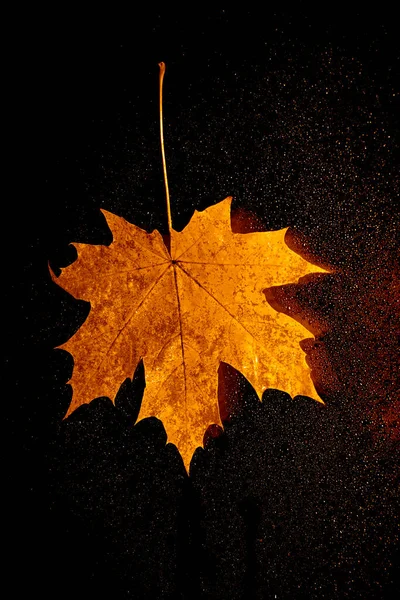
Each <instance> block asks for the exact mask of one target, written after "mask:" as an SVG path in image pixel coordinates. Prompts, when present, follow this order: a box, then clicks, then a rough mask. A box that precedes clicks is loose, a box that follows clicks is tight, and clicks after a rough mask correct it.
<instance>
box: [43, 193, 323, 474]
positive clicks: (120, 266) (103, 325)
mask: <svg viewBox="0 0 400 600" xmlns="http://www.w3.org/2000/svg"><path fill="white" fill-rule="evenodd" d="M230 205H231V198H226V199H225V200H223V201H222V202H219V203H218V204H215V205H214V206H210V207H209V208H207V209H206V210H204V211H203V212H197V211H196V212H195V213H194V215H193V217H192V219H191V221H190V222H189V224H188V225H187V226H186V227H185V229H184V230H183V231H182V232H177V231H174V230H173V229H171V252H169V251H168V250H167V248H166V246H165V245H164V242H163V239H162V237H161V235H160V233H159V232H158V231H154V232H153V233H151V234H149V233H147V232H146V231H144V230H142V229H140V228H138V227H136V226H135V225H132V224H131V223H128V222H127V221H126V220H124V219H123V218H121V217H118V216H116V215H114V214H112V213H109V212H106V211H102V212H103V214H104V215H105V218H106V220H107V223H108V225H109V227H110V229H111V231H112V234H113V242H112V243H111V244H110V246H100V245H99V246H95V245H86V244H74V246H75V248H76V249H77V252H78V258H77V260H76V261H75V262H74V263H73V264H72V265H70V266H69V267H66V268H65V269H63V270H62V273H61V275H60V276H59V277H55V276H54V275H53V274H52V277H53V280H54V281H56V282H57V283H58V284H59V285H60V286H61V287H62V288H64V289H65V290H66V291H68V292H69V293H70V294H72V295H73V296H74V297H75V298H79V299H83V300H87V301H88V302H90V312H89V315H88V317H87V320H86V321H85V323H84V324H83V325H82V327H81V328H80V329H79V330H78V331H77V333H76V334H75V335H74V336H73V337H72V338H71V339H70V340H69V341H67V343H66V344H64V345H62V346H60V347H61V348H63V349H65V350H67V351H68V352H70V353H71V354H72V356H73V359H74V369H73V374H72V378H71V385H72V388H73V397H72V401H71V405H70V407H69V410H68V413H67V416H68V415H69V414H70V413H71V412H72V411H73V410H75V409H76V408H77V407H78V406H80V405H81V404H84V403H88V402H90V401H91V400H92V399H94V398H97V397H99V396H108V397H109V398H111V400H113V401H114V399H115V396H116V394H117V392H118V389H119V387H120V385H121V383H122V382H123V381H124V380H125V379H126V378H131V377H132V375H133V373H134V371H135V368H136V366H137V364H138V363H139V361H140V360H141V359H143V363H144V368H145V378H146V387H145V391H144V396H143V400H142V405H141V410H140V414H139V417H138V420H141V419H144V418H145V417H150V416H155V417H157V418H159V419H160V420H161V421H162V422H163V424H164V427H165V430H166V433H167V437H168V441H169V442H171V443H173V444H175V445H176V446H177V448H178V450H179V451H180V453H181V455H182V457H183V461H184V464H185V467H186V469H187V470H189V465H190V460H191V458H192V455H193V452H194V450H195V449H196V448H197V447H198V446H202V445H203V436H204V433H205V431H206V429H207V427H208V426H209V425H210V424H212V423H216V424H219V425H222V423H221V419H220V415H219V409H218V390H217V386H218V368H219V365H220V363H221V361H223V362H225V363H228V364H230V365H231V366H233V367H234V368H235V369H237V370H238V371H240V372H241V373H242V374H243V375H245V377H246V378H247V379H248V381H249V382H250V383H251V384H252V386H253V387H254V389H255V390H256V392H257V394H258V396H259V398H260V399H261V396H262V393H263V391H264V390H265V389H266V388H276V389H281V390H285V391H287V392H289V394H290V395H291V396H295V395H297V394H301V395H305V396H310V397H311V398H314V399H315V400H319V398H318V395H317V394H316V391H315V388H314V385H313V383H312V380H311V377H310V370H309V368H308V366H307V364H306V361H305V355H304V352H303V351H302V350H301V348H300V346H299V342H300V341H301V340H302V339H303V338H304V337H305V334H307V333H308V332H307V330H306V329H305V328H304V327H303V326H302V325H301V324H300V323H298V322H297V321H295V320H294V319H292V318H291V317H289V316H287V315H285V314H283V313H281V312H277V311H276V310H275V309H274V308H272V307H271V306H270V305H269V304H268V302H267V301H266V299H265V296H264V294H263V290H265V288H267V287H270V286H277V285H284V284H287V283H292V282H294V281H297V280H298V279H299V278H300V277H303V276H305V275H307V274H308V273H315V272H323V269H321V268H319V267H316V266H313V265H310V263H308V262H307V261H306V260H304V259H303V258H301V257H300V256H299V255H298V254H296V253H294V252H292V251H291V250H290V249H289V247H288V246H287V245H286V244H285V242H284V237H285V232H286V229H282V230H280V231H272V232H265V233H246V234H238V233H233V232H232V229H231V222H230Z"/></svg>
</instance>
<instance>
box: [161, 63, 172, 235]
mask: <svg viewBox="0 0 400 600" xmlns="http://www.w3.org/2000/svg"><path fill="white" fill-rule="evenodd" d="M158 66H159V67H160V140H161V154H162V162H163V170H164V183H165V196H166V201H167V215H168V229H169V233H170V235H171V232H172V218H171V204H170V200H169V189H168V177H167V164H166V162H165V149H164V129H163V95H162V94H163V81H164V74H165V63H163V62H160V63H159V64H158Z"/></svg>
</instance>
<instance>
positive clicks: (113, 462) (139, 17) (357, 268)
mask: <svg viewBox="0 0 400 600" xmlns="http://www.w3.org/2000/svg"><path fill="white" fill-rule="evenodd" d="M7 28H8V32H7V33H8V34H9V42H8V44H7V61H6V62H7V65H8V68H9V72H10V75H11V77H10V84H9V85H8V86H7V94H6V95H7V97H8V98H9V99H10V100H11V110H10V112H9V113H8V112H7V113H5V114H4V116H5V122H6V125H10V126H11V132H12V135H11V141H10V144H9V146H8V147H7V149H8V150H9V151H8V155H9V156H11V158H14V156H15V157H16V160H15V161H12V167H13V168H12V169H10V173H11V175H12V186H11V192H8V194H7V195H6V203H5V204H6V205H7V210H5V211H4V213H3V217H4V218H3V230H4V231H3V233H4V238H3V239H4V240H5V241H4V253H3V256H4V261H3V262H4V272H5V270H6V267H7V266H9V265H10V264H12V271H11V278H8V277H7V278H6V277H5V278H4V281H6V282H7V283H6V286H5V288H6V289H5V294H6V296H8V297H9V298H10V306H9V309H7V312H6V313H5V323H4V347H5V350H6V352H5V361H4V371H3V372H4V376H5V377H4V379H3V381H4V385H3V390H4V397H3V400H4V404H5V410H6V421H5V434H6V436H5V439H6V442H7V446H6V448H7V450H6V452H5V453H4V465H5V477H4V481H5V488H4V492H3V493H4V496H5V498H6V499H7V500H8V501H9V502H8V503H7V508H6V509H5V512H4V530H5V532H6V534H7V535H6V537H5V545H4V549H5V550H6V554H7V556H8V562H7V574H8V575H9V578H10V584H11V586H12V590H13V594H12V595H13V596H14V597H25V595H27V594H28V593H29V594H31V593H32V594H34V593H35V594H36V593H38V594H40V596H41V597H42V598H57V597H64V596H67V595H71V594H73V595H74V597H77V598H84V597H93V598H94V597H96V596H97V595H99V596H100V597H103V596H105V595H106V594H107V595H108V594H110V595H112V596H113V597H115V598H182V599H183V598H204V599H214V598H215V599H216V598H245V599H247V598H249V599H250V598H260V599H261V598H262V599H264V598H318V599H319V598H389V597H390V595H391V594H393V593H394V591H395V583H394V581H395V577H396V570H397V569H398V562H397V561H398V556H397V553H396V548H397V544H398V537H397V536H398V530H397V527H398V520H396V514H397V511H398V480H397V475H398V458H399V456H398V439H399V437H398V433H399V425H398V417H397V415H398V410H399V408H398V404H397V405H396V391H397V388H396V382H395V370H396V366H397V363H396V341H395V340H396V331H398V329H396V314H397V313H398V304H396V303H398V270H397V265H396V252H397V245H396V237H395V235H396V231H397V227H398V218H397V204H396V203H397V202H398V197H399V181H398V133H399V111H398V108H399V104H398V100H399V87H398V68H399V46H398V41H397V40H398V35H397V32H396V27H395V17H394V15H393V14H391V13H390V11H388V12H386V13H385V11H384V10H383V9H380V11H379V12H376V10H375V12H374V14H366V13H365V10H364V9H363V10H361V9H360V10H357V9H353V10H349V9H348V8H346V10H344V9H343V11H342V10H339V9H338V8H336V7H335V8H334V7H333V6H332V7H324V8H320V9H319V11H317V12H315V11H313V12H311V10H307V9H303V5H302V4H301V3H298V8H297V9H296V10H294V9H293V10H286V11H283V10H281V11H274V10H273V9H272V8H267V9H263V10H261V9H258V10H256V9H254V10H252V11H249V10H245V9H243V8H242V9H226V10H222V9H216V8H214V9H212V10H210V11H206V10H203V9H200V8H199V7H197V6H194V7H190V8H186V9H183V10H181V11H179V12H178V11H177V10H172V9H170V10H167V9H166V8H165V9H162V10H160V11H157V10H156V9H155V8H148V9H145V8H142V9H140V10H138V9H135V10H134V11H132V13H131V14H130V13H128V12H126V14H122V13H121V14H117V11H113V14H108V13H107V11H104V13H103V14H102V15H99V14H98V12H97V11H96V13H93V14H85V15H83V14H80V13H79V12H72V11H69V10H67V8H66V7H65V11H63V10H62V9H61V8H60V9H58V10H57V11H56V12H48V11H46V12H45V11H43V12H42V13H40V12H38V11H36V10H32V11H31V14H24V16H23V17H22V16H21V15H19V16H18V18H15V19H12V20H11V21H10V22H9V23H8V26H7ZM161 60H162V61H164V62H165V63H166V65H167V72H166V77H165V88H164V98H165V100H164V115H165V117H164V118H165V144H166V152H167V161H168V172H169V180H170V192H171V202H172V218H173V223H174V227H175V229H181V228H182V227H184V226H185V225H186V224H187V222H188V221H189V219H190V217H191V215H192V213H193V210H194V209H198V210H201V209H204V208H205V207H207V206H209V205H210V204H213V203H215V202H217V201H219V200H222V199H223V198H225V197H226V196H228V195H232V196H233V198H234V201H233V212H234V215H235V218H236V219H237V222H239V223H240V224H241V227H244V226H246V227H247V228H248V230H252V229H253V230H254V229H255V228H256V229H259V230H271V229H278V228H281V227H287V226H290V227H291V232H292V234H293V244H295V246H296V247H297V248H298V249H299V250H300V249H301V251H302V253H303V254H304V255H305V256H307V257H308V258H310V259H312V260H313V261H314V262H317V263H318V264H322V265H325V266H326V267H327V268H329V270H331V271H332V273H331V274H329V275H327V276H325V277H316V278H311V279H310V281H309V282H308V283H306V284H302V285H298V286H288V287H287V288H286V289H284V290H277V291H276V294H275V296H276V301H277V302H279V303H280V305H281V306H282V307H285V306H286V307H287V306H288V304H289V303H290V302H292V303H295V305H296V307H297V312H298V313H299V314H300V315H301V316H302V318H304V319H307V320H308V321H309V322H311V323H313V327H314V328H315V331H316V332H317V333H316V335H317V343H316V344H314V345H313V346H311V347H310V348H309V349H308V352H309V353H310V355H311V357H310V360H312V363H313V368H314V373H315V375H314V376H315V382H316V386H317V389H319V390H320V393H321V396H322V397H323V398H324V400H325V403H326V405H325V406H322V405H318V404H317V403H315V402H313V401H311V400H310V399H306V398H300V397H297V398H296V399H295V400H293V401H292V400H291V399H290V398H289V397H288V396H287V395H286V394H285V393H284V392H279V391H276V390H268V391H267V392H266V394H265V395H264V399H263V403H259V402H258V400H257V399H256V397H255V394H254V392H253V391H252V389H251V388H250V386H249V385H248V384H247V382H246V381H245V380H244V379H243V377H241V376H240V375H239V374H237V373H236V372H233V371H232V370H231V369H229V368H226V369H225V372H224V374H223V379H224V382H225V384H229V385H228V386H227V388H228V389H229V390H230V391H229V394H230V397H229V398H228V401H227V402H228V406H227V407H225V410H226V411H227V412H228V415H227V417H226V420H225V422H224V432H223V433H222V432H221V431H217V430H216V428H211V430H210V431H209V432H208V435H207V436H206V438H207V440H206V444H205V449H204V450H198V451H197V452H196V454H195V456H194V459H193V461H192V466H191V473H190V477H189V478H188V477H187V475H186V473H185V470H184V468H183V465H182V462H181V460H180V457H179V455H178V453H177V451H176V449H175V448H174V447H173V446H171V445H165V440H166V436H165V432H164V429H163V426H162V424H161V423H160V422H159V421H157V420H156V419H149V420H146V421H144V422H141V423H140V424H138V425H137V426H135V427H133V424H134V422H135V419H136V417H137V414H138V410H139V406H140V400H141V393H142V390H143V385H144V382H143V373H142V370H141V366H139V367H138V369H137V371H136V374H135V377H134V379H133V383H130V382H129V381H128V382H126V383H125V384H124V385H123V386H122V388H121V390H120V393H119V395H118V397H117V400H116V406H115V407H114V406H113V405H112V404H111V402H110V401H109V400H107V399H104V398H103V399H97V400H95V401H93V402H92V403H91V404H90V405H87V406H83V407H81V408H80V409H78V410H77V411H76V412H75V413H74V414H72V415H71V416H70V417H69V418H68V420H65V421H63V420H62V419H63V416H64V414H65V412H66V410H67V408H68V404H69V400H70V389H69V387H68V386H67V384H66V382H67V381H68V379H69V377H70V375H71V370H72V359H71V357H70V356H69V355H68V354H67V353H65V352H62V351H55V350H54V348H55V347H56V346H58V345H61V344H62V343H64V342H65V341H66V340H67V339H68V338H69V337H70V336H71V335H73V333H74V332H75V331H76V329H77V328H78V327H79V326H80V324H81V323H82V322H83V320H84V319H85V317H86V315H87V312H88V306H87V305H86V304H85V303H84V302H79V301H76V300H73V299H72V298H71V297H69V296H68V295H67V294H66V293H65V292H63V291H62V290H60V289H59V288H58V287H57V286H56V285H55V284H54V283H52V282H51V280H50V277H49V274H48V262H50V264H51V266H52V268H53V269H54V270H57V268H59V267H62V266H65V265H67V264H68V263H70V262H71V261H72V260H73V259H74V253H73V250H71V247H69V246H68V244H69V243H70V242H73V241H79V242H86V243H109V242H110V240H111V237H110V233H109V232H108V230H107V227H106V225H105V222H104V220H103V218H102V216H101V213H100V211H99V208H105V209H107V210H109V211H112V212H115V213H116V214H118V215H120V216H123V217H124V218H126V219H128V220H130V221H131V222H133V223H135V224H136V225H139V226H141V227H143V228H145V229H147V230H148V231H151V230H152V229H154V228H157V229H159V230H160V231H161V232H163V233H166V229H167V223H166V212H165V200H164V188H163V179H162V169H161V157H160V150H159V138H158V66H157V64H158V62H160V61H161ZM9 189H10V188H9ZM396 311H397V313H396Z"/></svg>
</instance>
